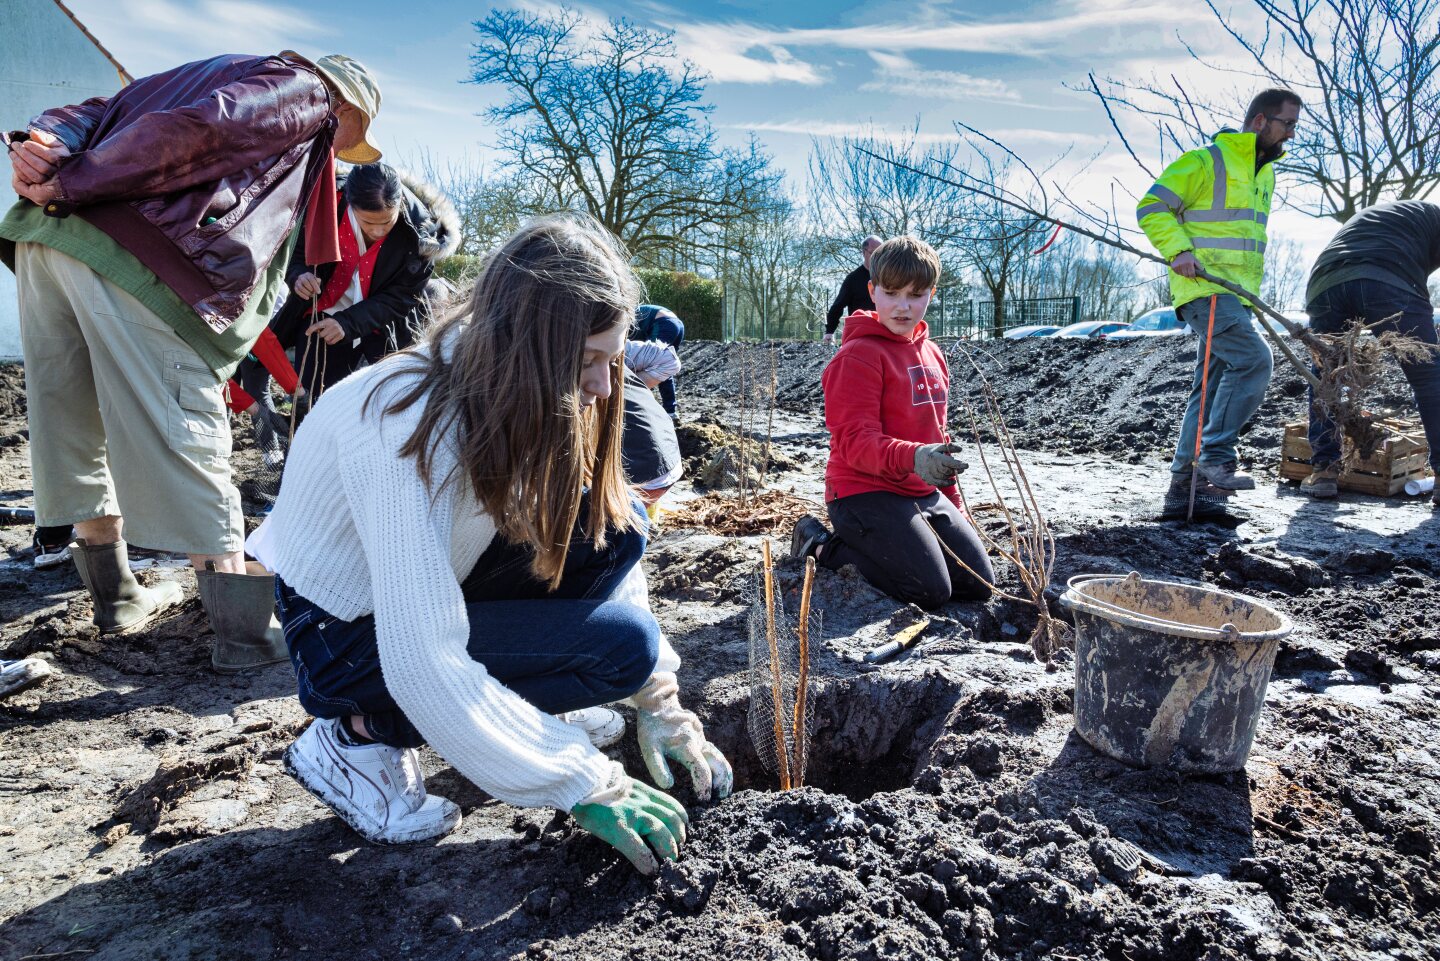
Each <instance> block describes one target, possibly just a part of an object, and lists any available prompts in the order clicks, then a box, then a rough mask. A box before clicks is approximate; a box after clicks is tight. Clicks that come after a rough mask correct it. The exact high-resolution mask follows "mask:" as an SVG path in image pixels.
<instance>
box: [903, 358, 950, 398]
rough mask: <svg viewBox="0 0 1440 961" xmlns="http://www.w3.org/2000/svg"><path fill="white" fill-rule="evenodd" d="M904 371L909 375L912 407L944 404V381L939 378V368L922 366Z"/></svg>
mask: <svg viewBox="0 0 1440 961" xmlns="http://www.w3.org/2000/svg"><path fill="white" fill-rule="evenodd" d="M906 369H907V370H908V371H909V373H910V403H911V404H912V405H913V406H915V407H919V406H921V405H922V404H943V403H945V399H946V398H945V393H946V391H945V380H944V378H943V377H941V376H940V368H938V367H929V366H926V365H923V364H922V365H921V366H919V367H909V368H906Z"/></svg>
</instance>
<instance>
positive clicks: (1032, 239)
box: [930, 150, 1050, 337]
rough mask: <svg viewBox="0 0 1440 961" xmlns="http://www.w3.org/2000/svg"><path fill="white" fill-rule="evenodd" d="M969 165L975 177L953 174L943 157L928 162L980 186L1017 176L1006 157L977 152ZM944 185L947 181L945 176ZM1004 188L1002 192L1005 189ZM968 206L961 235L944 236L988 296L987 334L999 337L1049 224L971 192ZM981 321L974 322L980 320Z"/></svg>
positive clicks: (957, 171)
mask: <svg viewBox="0 0 1440 961" xmlns="http://www.w3.org/2000/svg"><path fill="white" fill-rule="evenodd" d="M976 157H977V160H976V162H975V163H974V164H972V169H973V171H974V173H973V176H971V174H969V173H967V172H962V171H960V170H957V169H956V167H955V165H954V164H953V163H951V162H948V161H946V160H944V159H940V158H936V159H932V160H931V161H930V163H931V164H932V167H933V168H938V169H945V170H946V171H947V172H948V176H949V177H960V178H964V179H966V180H973V181H975V182H978V183H988V184H997V185H1006V184H1009V183H1010V182H1011V181H1012V180H1013V179H1015V175H1016V174H1017V173H1019V171H1017V170H1016V168H1015V167H1014V165H1013V164H1012V162H1011V160H1010V158H1008V157H1000V158H998V159H997V158H996V156H995V155H994V154H992V153H990V152H988V151H984V150H976ZM947 182H949V181H948V178H947ZM1001 189H1002V190H1004V189H1006V188H1005V187H1004V186H1002V187H1001ZM965 196H966V199H967V206H966V216H965V221H964V228H963V232H960V231H954V232H952V233H950V234H949V236H948V237H947V238H946V240H947V244H946V246H947V247H949V248H950V249H951V250H953V251H954V256H955V257H956V259H957V260H958V262H959V263H960V264H962V265H963V266H964V267H965V268H966V269H967V270H968V271H969V272H970V273H971V274H972V275H973V276H974V277H975V279H976V280H977V281H978V282H979V286H980V287H982V288H983V289H984V290H985V291H986V293H988V294H989V295H990V301H991V307H992V315H991V318H990V322H991V332H992V334H993V336H996V337H999V336H1001V335H1002V334H1003V333H1004V331H1005V304H1006V301H1007V300H1008V299H1009V298H1010V296H1011V294H1012V291H1013V288H1014V287H1015V286H1016V285H1017V284H1018V283H1019V282H1020V275H1021V273H1022V271H1023V269H1024V267H1025V266H1026V261H1027V259H1028V258H1029V257H1030V256H1031V254H1032V252H1033V251H1035V250H1037V249H1039V248H1040V247H1041V245H1043V244H1044V243H1045V238H1046V236H1047V233H1048V231H1049V229H1050V228H1049V225H1048V224H1047V223H1046V222H1045V221H1044V220H1042V219H1040V218H1038V217H1035V216H1033V215H1031V214H1029V213H1025V212H1022V211H1021V210H1020V209H1018V208H1017V207H1015V206H1014V205H1013V204H1009V203H1005V202H1003V200H1001V199H997V198H993V197H987V196H983V195H981V194H978V193H974V192H971V193H969V194H966V195H965ZM980 320H981V318H978V317H977V318H976V322H977V323H978V322H980Z"/></svg>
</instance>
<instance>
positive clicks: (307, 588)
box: [247, 217, 732, 873]
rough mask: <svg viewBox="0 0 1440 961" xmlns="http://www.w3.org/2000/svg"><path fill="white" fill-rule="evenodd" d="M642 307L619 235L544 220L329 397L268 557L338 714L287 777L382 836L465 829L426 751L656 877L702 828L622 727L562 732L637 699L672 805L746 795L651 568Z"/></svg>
mask: <svg viewBox="0 0 1440 961" xmlns="http://www.w3.org/2000/svg"><path fill="white" fill-rule="evenodd" d="M638 298H639V287H638V284H637V282H636V280H635V277H634V274H633V273H632V272H631V270H630V268H629V266H628V264H627V263H626V260H625V257H624V255H623V253H622V252H621V250H620V249H619V247H618V245H617V244H616V243H615V241H614V240H613V239H612V238H611V237H610V235H609V234H608V233H607V232H606V231H604V230H603V229H602V228H601V227H600V226H599V225H598V224H596V223H594V222H593V221H589V220H583V219H579V218H575V217H555V218H547V219H544V220H540V221H537V222H535V223H533V224H531V225H529V226H527V227H525V228H523V229H522V230H520V231H519V232H517V233H516V234H514V235H513V236H512V237H511V238H510V239H509V240H508V241H507V242H506V243H505V244H504V245H503V246H502V247H501V248H500V249H499V250H498V251H496V252H495V253H494V254H493V255H492V256H491V258H490V260H489V261H488V263H487V265H486V267H485V269H484V272H483V274H482V275H481V277H480V278H479V280H478V281H477V282H476V285H475V290H474V294H473V296H472V299H471V301H470V303H469V304H468V306H467V307H466V309H464V310H462V311H458V312H456V313H455V314H453V315H452V316H450V317H449V318H448V319H446V320H445V321H444V322H443V323H441V324H440V325H439V326H437V327H436V328H435V329H434V331H433V332H432V333H431V334H430V336H429V337H428V338H427V339H426V340H425V341H424V342H423V343H422V344H420V345H418V346H417V347H416V348H414V349H413V350H409V351H405V352H402V353H399V354H396V355H393V356H392V357H390V358H387V359H386V360H384V361H383V362H381V363H379V364H376V365H375V366H373V367H368V368H365V369H363V370H361V371H359V372H357V373H356V374H354V375H352V376H350V377H348V378H346V379H345V380H344V381H342V382H341V383H339V384H337V385H336V386H335V387H333V388H331V389H330V390H328V391H327V392H326V393H325V396H324V398H323V400H321V401H320V402H319V403H318V404H316V406H315V408H314V410H313V411H312V412H311V414H310V415H309V417H307V418H306V420H305V422H304V424H303V426H302V427H301V428H300V431H299V432H298V434H297V435H296V437H295V443H294V446H293V448H292V450H291V452H290V457H289V460H288V462H287V465H286V470H285V480H284V485H283V487H282V489H281V491H280V496H279V499H278V500H277V501H276V504H275V509H274V512H273V513H272V514H271V515H270V517H269V518H268V519H267V520H266V521H265V523H264V524H263V525H262V526H261V527H260V528H259V530H257V531H256V532H255V533H254V534H253V535H252V536H251V538H250V541H249V542H248V545H247V547H248V548H249V550H250V553H251V554H253V555H254V556H255V557H256V559H258V560H259V561H261V562H262V563H263V564H265V565H266V566H267V567H268V568H270V569H271V570H273V571H274V572H275V573H276V574H277V575H278V581H277V590H276V594H277V612H278V613H279V616H280V619H281V621H282V622H283V624H284V627H285V636H286V640H287V642H288V644H289V647H290V656H291V660H292V661H293V663H294V666H295V672H296V676H297V679H298V683H299V695H300V701H301V703H302V704H303V705H304V707H305V708H306V710H308V711H309V712H310V713H311V714H313V715H315V716H316V718H318V720H316V721H315V723H313V724H311V725H310V727H309V728H308V729H307V730H306V731H305V733H304V734H302V735H301V736H300V738H299V739H298V740H297V741H296V742H295V743H294V744H293V745H292V746H291V747H290V749H289V750H288V751H287V752H286V755H285V763H286V768H287V770H289V771H290V773H291V774H293V775H294V776H295V778H296V779H297V780H299V781H300V783H301V784H303V785H304V786H305V787H306V788H307V789H308V790H310V792H311V793H313V794H314V795H315V796H316V797H318V798H319V799H320V800H321V801H323V802H325V804H327V805H329V807H330V808H331V809H332V810H333V811H334V812H335V813H336V814H338V815H339V816H340V817H342V818H344V819H345V820H346V821H347V822H348V823H349V824H350V825H351V826H352V827H354V828H355V830H357V831H358V832H360V833H361V834H362V835H364V836H365V837H366V838H367V839H369V840H371V841H377V842H388V843H402V842H408V841H421V840H426V839H429V838H435V837H439V836H440V835H443V834H446V833H448V832H449V831H451V830H453V829H454V828H455V827H456V826H457V825H458V824H459V823H460V811H459V809H458V808H457V807H456V806H455V805H454V804H453V803H451V802H450V801H447V800H445V799H442V798H438V797H434V796H430V795H427V794H426V792H425V785H424V781H423V778H422V776H421V773H420V767H419V762H418V759H417V757H416V752H415V748H417V747H419V746H420V745H421V744H424V743H427V742H428V743H429V744H430V745H432V746H433V747H434V748H435V750H436V751H438V752H439V754H440V755H441V757H443V758H445V760H447V761H448V762H450V763H451V764H452V765H454V766H455V768H456V769H457V770H458V771H459V772H460V773H461V774H463V775H465V776H466V777H467V778H469V779H470V780H472V781H474V782H475V784H477V785H478V786H479V787H480V788H481V789H483V790H484V791H486V792H488V793H489V794H491V795H493V796H494V797H496V798H499V799H500V800H502V801H506V802H509V803H511V804H516V805H520V806H527V807H534V806H553V807H557V808H560V809H563V810H567V811H570V812H571V814H572V815H573V816H574V817H575V819H576V821H577V822H578V823H579V824H580V825H581V826H582V827H584V828H586V829H587V830H589V831H591V832H592V833H594V834H595V835H597V836H598V837H600V838H602V839H603V840H605V841H607V842H608V843H610V844H612V845H614V846H615V847H616V848H617V849H619V850H620V851H621V853H623V854H624V855H625V856H626V857H627V858H629V859H630V860H631V861H632V862H634V864H635V865H636V867H637V868H639V869H640V870H642V871H645V872H647V873H648V872H652V871H654V870H655V869H656V868H657V866H658V865H657V861H656V858H655V855H657V854H658V855H659V856H660V857H665V858H674V857H675V856H676V855H677V853H678V850H679V847H680V845H681V843H682V842H683V841H684V837H685V825H686V815H685V812H684V809H683V808H681V807H680V805H679V804H678V803H677V802H676V801H675V800H674V799H672V798H671V797H669V796H668V795H666V794H664V793H662V792H661V791H658V790H656V789H654V788H651V787H649V786H647V785H645V784H642V783H641V782H639V781H636V780H633V779H632V778H630V777H629V776H628V775H626V773H625V771H624V769H623V768H622V767H621V766H620V765H619V764H617V763H615V762H613V761H611V760H610V759H609V758H607V757H606V756H605V755H604V754H602V753H601V752H600V751H599V750H598V749H597V748H596V747H595V746H594V745H593V744H592V743H591V736H594V735H595V733H596V732H595V729H596V728H597V727H604V726H605V725H604V723H603V721H604V719H605V714H604V713H602V715H601V717H600V721H601V723H599V724H597V723H596V717H595V714H594V712H593V711H592V712H590V716H589V717H588V718H586V719H585V720H586V721H587V722H588V724H587V725H586V726H588V727H589V728H590V730H591V735H590V736H587V730H586V727H582V726H581V725H580V724H578V723H567V721H566V720H563V719H561V718H559V717H556V715H558V714H563V713H565V712H579V711H583V710H584V709H590V708H593V707H594V706H596V705H600V704H605V703H609V702H613V701H617V700H620V699H624V698H629V700H630V703H631V704H633V705H634V706H635V708H636V710H637V712H638V718H639V720H638V724H637V726H638V729H639V737H640V747H641V753H642V755H643V756H644V757H645V760H646V764H647V766H648V767H649V768H650V771H651V775H652V777H653V778H654V779H655V781H656V782H657V783H658V784H659V785H660V786H661V787H662V788H668V787H670V786H671V785H672V784H673V777H672V776H671V774H670V771H669V769H668V766H667V764H666V760H665V759H666V758H667V757H668V758H671V759H674V760H676V761H678V762H679V763H680V764H681V765H683V766H684V767H685V768H686V769H687V770H688V771H689V773H690V775H691V778H692V780H693V782H694V786H695V790H696V794H697V795H699V796H700V797H701V798H702V799H703V798H708V797H709V796H710V794H711V792H712V790H713V791H714V792H715V793H716V794H718V795H719V796H720V797H724V796H725V795H726V794H728V793H729V791H730V785H731V781H732V776H731V772H730V766H729V764H728V763H727V762H726V761H725V758H724V757H723V756H722V755H721V754H720V752H719V751H718V750H717V749H716V748H715V747H714V746H713V745H711V744H709V743H708V742H707V741H706V740H705V736H704V732H703V731H702V730H701V727H700V723H699V721H698V720H696V718H695V715H693V714H691V713H690V712H688V711H685V710H683V709H682V708H681V707H680V704H679V701H678V700H677V698H676V690H677V685H676V680H675V674H674V671H675V669H676V667H677V666H678V665H679V658H678V657H676V655H675V653H674V651H673V650H671V648H670V646H669V644H668V642H666V641H665V639H664V637H663V635H662V634H661V633H660V629H659V625H657V624H656V622H655V618H654V617H653V616H652V615H651V613H650V611H649V606H648V600H647V598H646V594H645V590H644V578H643V574H642V573H641V570H640V567H639V560H640V556H641V554H642V553H643V551H644V548H645V518H644V513H643V511H640V510H638V509H637V505H636V502H635V501H634V499H633V498H632V496H631V495H630V493H629V491H628V490H627V489H626V487H625V481H624V476H623V474H622V470H621V457H620V436H621V430H622V427H621V424H622V421H621V417H622V409H623V405H622V403H621V396H620V395H621V384H622V374H623V367H622V364H621V354H622V351H623V347H624V343H625V332H626V330H627V328H628V327H629V322H630V317H631V316H632V314H633V312H634V309H635V305H636V302H637V301H638ZM609 717H610V718H611V719H612V720H613V721H614V722H619V719H618V716H615V715H613V714H611V715H609ZM572 720H574V718H573V716H572ZM618 727H619V728H620V729H621V730H623V722H619V723H618ZM602 733H603V732H602ZM611 734H612V739H613V737H614V736H618V735H617V734H616V733H615V732H613V731H612V732H611ZM652 851H653V853H652Z"/></svg>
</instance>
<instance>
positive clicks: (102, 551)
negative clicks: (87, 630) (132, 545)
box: [70, 538, 181, 634]
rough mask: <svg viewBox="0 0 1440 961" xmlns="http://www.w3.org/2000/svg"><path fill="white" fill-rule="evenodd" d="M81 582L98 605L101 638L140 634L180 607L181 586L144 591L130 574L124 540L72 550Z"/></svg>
mask: <svg viewBox="0 0 1440 961" xmlns="http://www.w3.org/2000/svg"><path fill="white" fill-rule="evenodd" d="M70 556H71V557H72V558H74V560H75V569H76V570H77V571H79V572H80V580H82V581H84V582H85V587H86V588H87V589H89V591H90V599H91V600H92V601H93V602H94V604H95V617H94V620H95V626H96V627H98V628H100V633H101V634H128V633H130V632H131V631H138V630H140V629H141V628H143V627H144V626H145V625H147V624H149V623H150V622H151V621H152V620H154V619H155V616H156V615H157V614H159V613H161V612H162V611H164V610H165V609H166V608H170V607H174V606H175V605H176V604H179V603H180V597H181V591H180V585H179V584H176V583H175V582H174V581H161V582H159V583H158V584H156V585H155V586H154V587H142V586H141V584H140V582H139V581H137V580H136V579H135V575H134V574H133V573H132V572H131V570H130V554H129V551H128V550H127V549H126V546H125V542H124V541H123V540H121V541H116V542H115V543H113V544H99V545H96V546H94V547H92V546H91V545H89V544H86V543H85V541H84V539H83V538H79V539H77V540H76V541H75V545H74V546H73V547H72V548H71V549H70Z"/></svg>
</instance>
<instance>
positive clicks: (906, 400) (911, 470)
mask: <svg viewBox="0 0 1440 961" xmlns="http://www.w3.org/2000/svg"><path fill="white" fill-rule="evenodd" d="M872 263H873V265H874V280H872V281H871V283H870V293H871V296H872V297H874V298H875V310H874V311H868V310H860V311H856V312H854V313H852V314H851V315H850V320H849V322H848V323H847V325H846V328H845V339H844V343H843V344H842V345H841V347H840V349H839V350H838V351H836V353H835V356H834V358H833V359H831V361H830V363H829V364H828V365H826V367H825V373H824V374H822V375H821V379H820V383H821V387H822V388H823V389H824V392H825V425H826V426H827V427H828V428H829V430H830V459H829V461H828V462H827V463H826V465H825V506H826V509H827V511H828V512H829V514H830V522H831V524H832V525H834V528H835V530H834V533H833V534H832V533H831V532H830V531H827V530H826V529H825V525H824V524H822V523H821V522H820V521H819V520H818V519H817V518H814V517H803V518H801V519H800V521H799V522H798V523H797V524H796V525H795V530H794V534H793V536H792V537H791V542H790V550H791V553H792V554H794V555H795V556H797V557H806V556H811V555H813V556H814V557H815V560H816V562H817V563H818V564H820V566H822V567H825V568H828V569H830V570H839V569H840V568H841V567H843V566H845V565H846V564H854V565H855V566H856V567H858V568H859V569H860V573H861V574H863V575H865V579H866V580H868V581H869V582H870V583H871V584H874V585H875V586H876V587H878V588H879V589H880V590H882V591H884V592H885V593H887V594H889V595H890V596H891V597H894V598H896V599H897V600H901V601H905V602H908V603H913V604H918V605H920V606H921V607H926V608H930V607H937V606H939V605H941V604H944V603H945V602H947V601H951V600H957V601H959V600H965V601H983V600H985V599H987V598H988V597H989V596H990V585H991V584H992V583H993V582H994V579H995V575H994V572H993V571H992V570H991V567H990V559H989V557H987V556H986V554H985V548H984V546H983V545H982V544H981V543H980V537H979V535H978V534H977V533H976V531H975V527H974V525H973V524H972V523H971V521H970V518H969V517H968V516H967V515H966V513H965V510H964V507H963V506H962V505H961V501H960V494H959V488H958V487H957V486H956V477H957V475H958V474H959V472H960V471H962V470H964V469H965V465H964V464H963V463H961V462H960V461H958V460H956V459H955V458H954V457H953V456H952V455H953V454H954V453H955V452H956V451H958V450H959V446H958V445H955V444H951V443H950V437H949V434H948V432H947V431H946V429H945V424H946V420H945V413H946V408H947V403H948V400H949V393H950V370H949V368H948V367H947V365H946V363H945V355H944V354H943V353H941V351H940V348H939V347H937V346H935V344H934V343H932V342H931V341H930V340H929V339H928V338H927V333H928V328H927V327H926V324H925V320H924V317H925V310H926V308H927V307H929V306H930V298H931V296H932V295H933V294H934V292H935V284H936V282H937V281H938V280H939V278H940V258H939V257H938V256H937V255H936V254H935V251H934V250H933V249H931V247H930V245H929V244H926V243H925V242H924V241H920V240H916V239H915V238H913V237H896V238H894V239H893V240H888V241H886V242H885V243H883V244H881V245H880V246H879V247H878V248H877V249H876V250H875V254H874V257H873V259H872ZM941 488H943V489H944V493H943V494H942V493H941V491H940V489H941Z"/></svg>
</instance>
